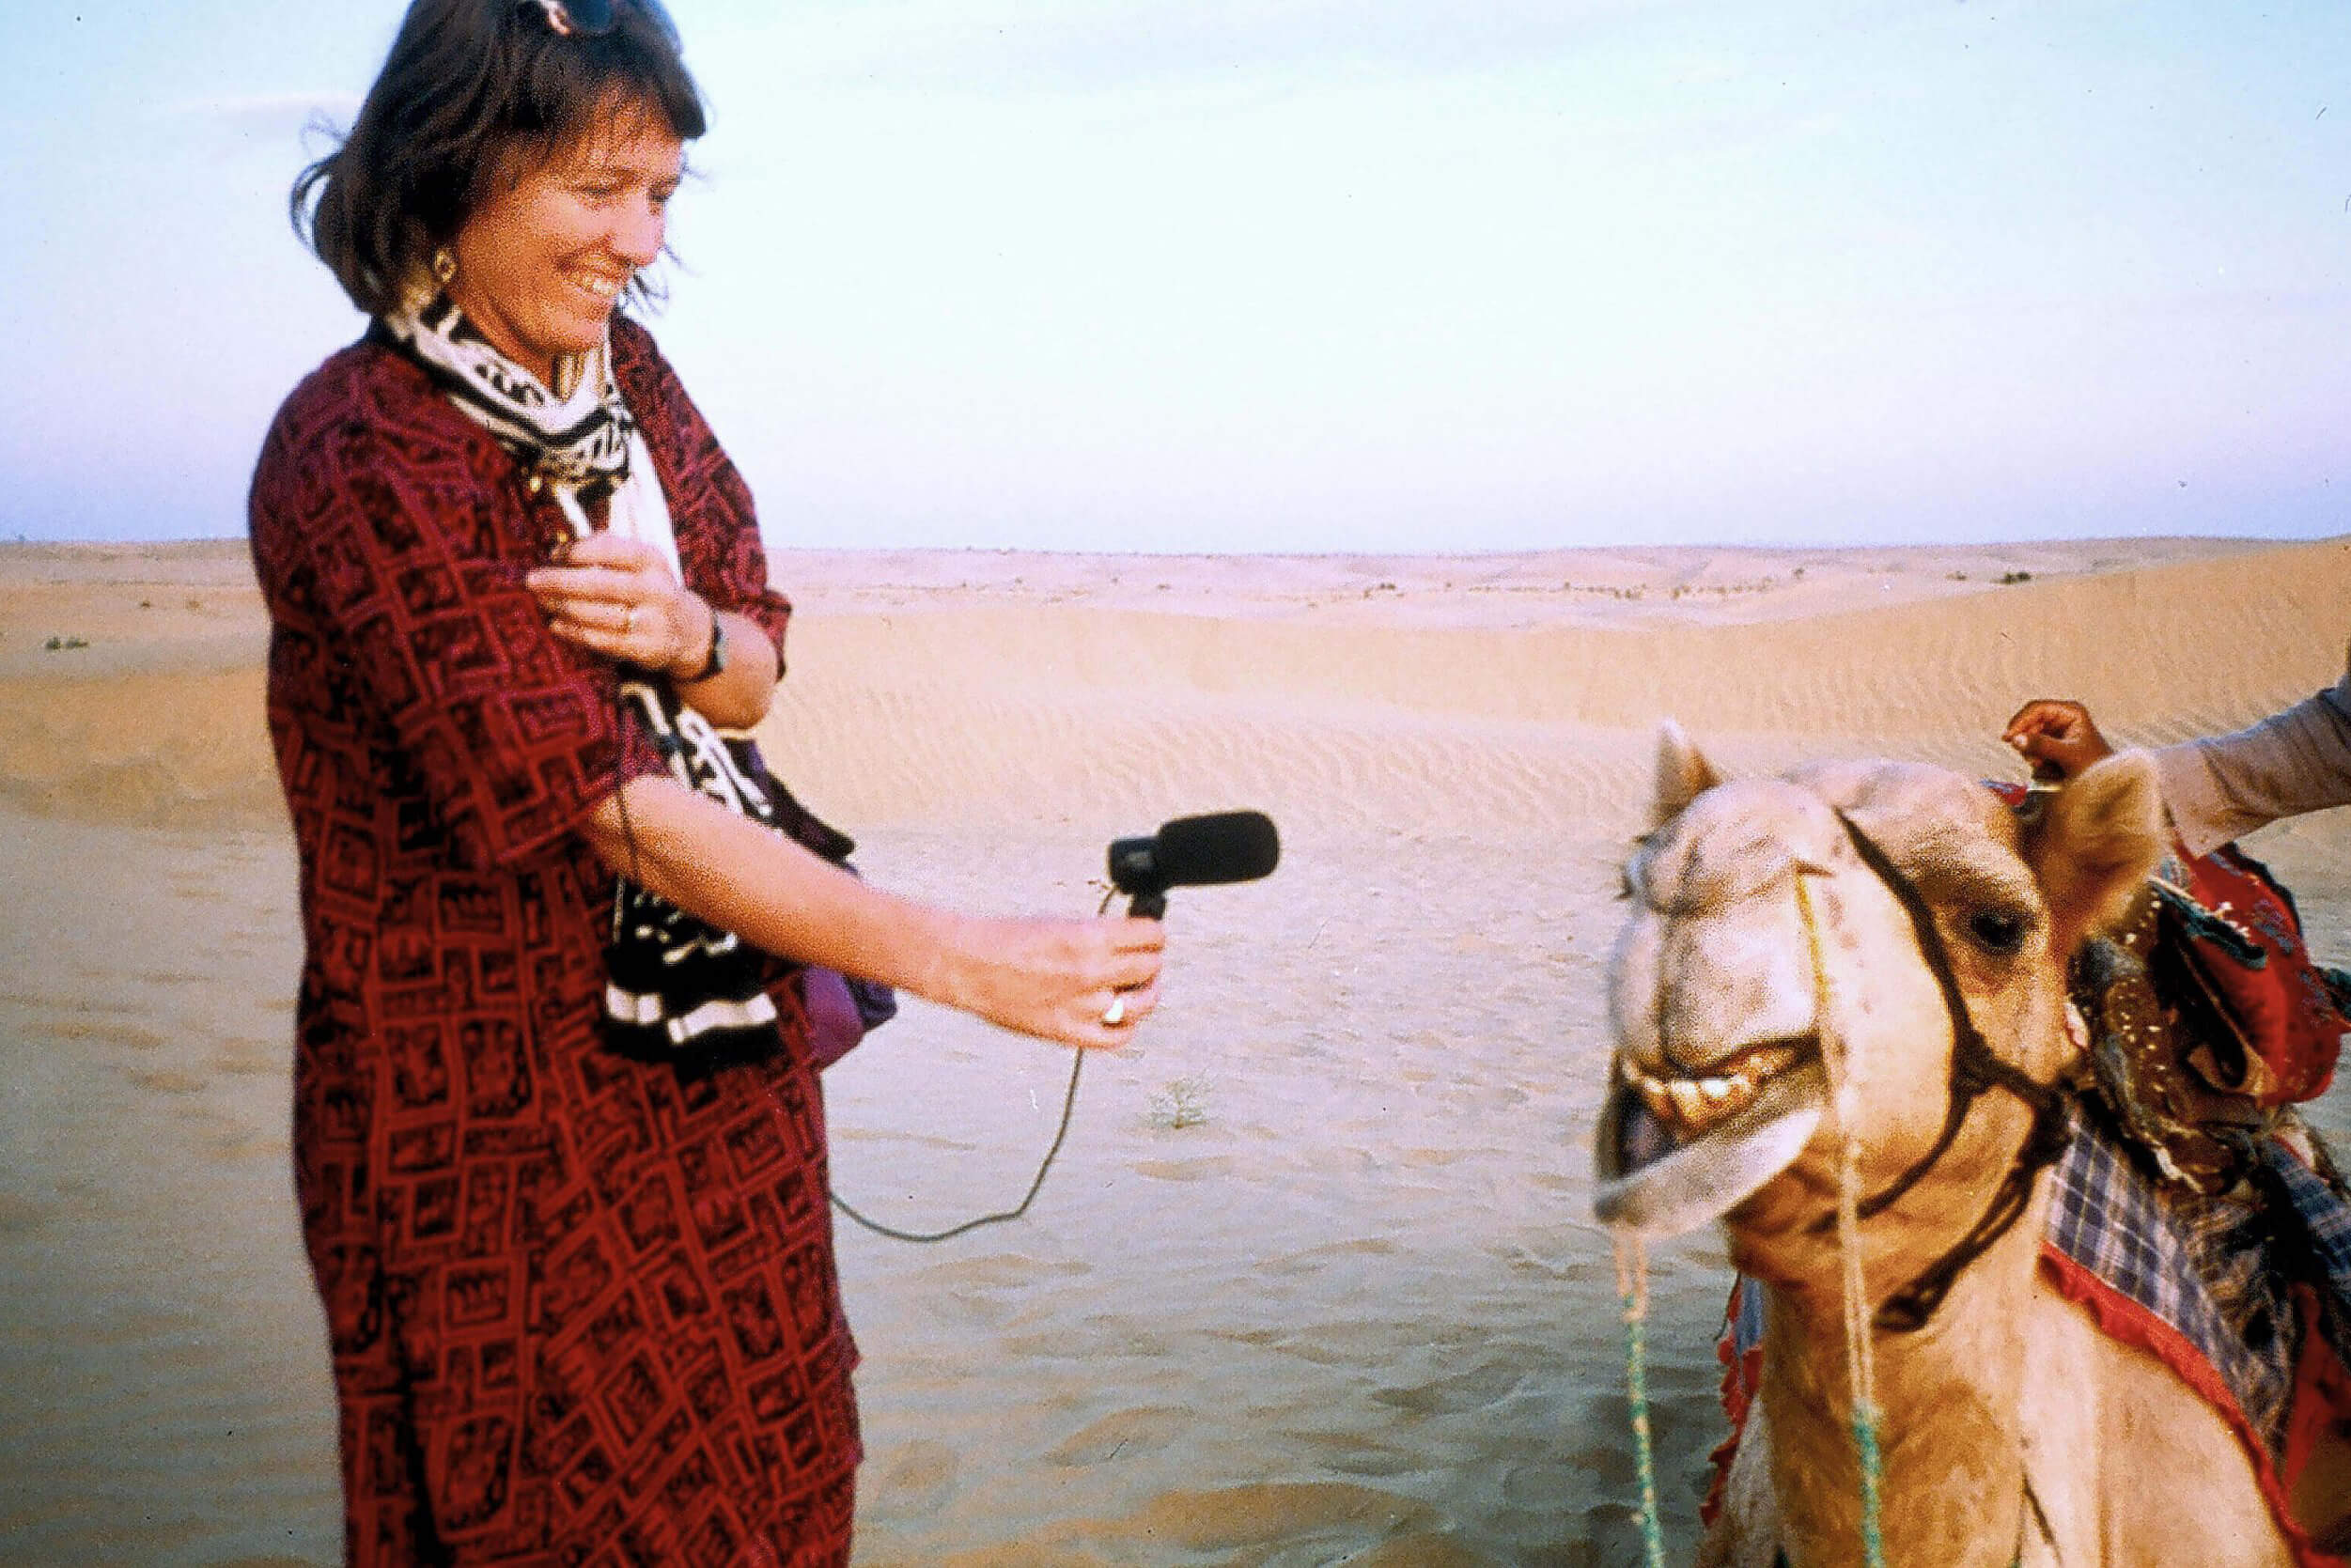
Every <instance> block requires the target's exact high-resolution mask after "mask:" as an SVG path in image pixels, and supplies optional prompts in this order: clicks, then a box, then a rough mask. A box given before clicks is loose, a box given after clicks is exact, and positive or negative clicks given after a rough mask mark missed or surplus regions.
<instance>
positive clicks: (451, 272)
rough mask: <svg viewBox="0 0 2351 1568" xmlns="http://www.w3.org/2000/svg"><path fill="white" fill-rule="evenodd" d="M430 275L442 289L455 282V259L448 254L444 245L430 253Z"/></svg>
mask: <svg viewBox="0 0 2351 1568" xmlns="http://www.w3.org/2000/svg"><path fill="white" fill-rule="evenodd" d="M432 275H433V277H434V278H435V279H436V280H437V281H438V282H439V283H440V285H441V287H444V288H446V287H449V285H450V284H452V283H454V282H456V281H457V257H456V256H454V255H452V254H451V253H450V250H449V247H448V246H446V245H444V246H442V247H441V248H440V249H438V250H436V251H434V252H433V253H432Z"/></svg>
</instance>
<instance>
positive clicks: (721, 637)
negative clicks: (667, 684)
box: [680, 610, 726, 686]
mask: <svg viewBox="0 0 2351 1568" xmlns="http://www.w3.org/2000/svg"><path fill="white" fill-rule="evenodd" d="M725 669H726V623H725V622H724V621H722V620H720V619H719V613H718V612H717V611H716V610H713V611H711V612H710V651H709V652H708V653H707V654H705V655H703V656H702V668H700V669H699V670H696V671H695V672H694V673H693V675H686V676H684V677H682V679H681V681H680V684H681V685H685V686H693V685H694V684H695V683H697V682H699V681H706V680H708V679H710V678H711V677H712V676H713V675H720V674H723V673H724V671H725Z"/></svg>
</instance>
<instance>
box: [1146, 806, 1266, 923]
mask: <svg viewBox="0 0 2351 1568" xmlns="http://www.w3.org/2000/svg"><path fill="white" fill-rule="evenodd" d="M1281 859H1282V836H1281V835H1280V834H1279V833H1277V832H1275V831H1273V819H1272V818H1271V817H1269V816H1268V815H1265V813H1263V812H1254V811H1226V812H1217V813H1215V814H1213V815H1208V816H1179V817H1177V818H1176V820H1175V821H1173V822H1169V823H1164V824H1162V825H1161V826H1160V831H1158V832H1156V833H1154V834H1153V835H1151V836H1150V837H1149V838H1122V839H1118V840H1116V841H1114V842H1113V844H1112V845H1111V846H1110V879H1111V885H1112V886H1113V887H1114V888H1116V889H1117V890H1118V891H1119V892H1121V893H1125V894H1127V896H1128V899H1129V902H1128V905H1127V912H1128V913H1129V914H1130V915H1141V916H1143V917H1144V918H1145V919H1146V920H1158V919H1160V917H1161V916H1163V915H1165V914H1166V913H1167V890H1168V889H1170V888H1191V887H1206V886H1209V885H1211V884H1214V883H1218V882H1253V881H1255V880H1256V879H1257V878H1258V877H1263V876H1266V875H1267V874H1268V873H1269V872H1271V871H1272V870H1273V868H1274V866H1275V865H1277V864H1279V863H1280V862H1281Z"/></svg>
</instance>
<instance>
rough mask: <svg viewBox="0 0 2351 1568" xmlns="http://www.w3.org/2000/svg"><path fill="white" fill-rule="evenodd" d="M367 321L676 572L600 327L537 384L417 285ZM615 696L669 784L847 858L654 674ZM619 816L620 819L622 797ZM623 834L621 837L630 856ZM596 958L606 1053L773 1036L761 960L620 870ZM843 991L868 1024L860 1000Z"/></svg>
mask: <svg viewBox="0 0 2351 1568" xmlns="http://www.w3.org/2000/svg"><path fill="white" fill-rule="evenodd" d="M381 325H382V329H383V332H384V334H386V335H387V336H388V337H389V338H390V340H391V341H392V343H393V344H394V345H395V346H396V347H397V348H398V349H401V350H402V351H404V352H406V353H407V354H408V355H409V356H410V357H411V358H412V359H413V360H414V361H415V362H416V363H417V364H419V365H422V366H423V367H424V369H425V371H426V373H427V374H428V375H429V376H431V377H432V379H433V381H434V383H435V384H436V385H438V386H439V387H440V388H441V390H442V391H443V392H444V394H445V395H446V396H448V398H449V400H450V402H452V403H454V404H455V405H456V406H457V407H458V409H459V411H461V412H463V413H464V414H465V415H466V416H467V417H468V418H470V419H472V420H474V421H475V423H476V424H478V425H480V426H481V427H484V428H485V429H487V430H489V431H490V434H491V435H492V436H494V437H496V438H497V440H498V442H499V444H500V445H502V446H504V447H505V448H506V450H507V451H509V452H511V453H513V454H514V456H515V457H516V458H517V459H518V460H520V461H522V463H524V464H525V465H527V466H528V467H530V468H531V469H532V471H533V472H534V473H536V474H539V475H540V476H541V477H542V478H543V479H545V480H546V481H547V489H548V490H549V492H550V493H551V494H553V497H554V499H555V502H556V504H557V505H558V506H560V507H561V508H562V510H563V511H564V513H565V515H566V517H567V518H568V519H569V520H570V522H571V525H572V528H573V531H574V532H575V533H576V534H578V535H581V536H585V535H586V534H587V533H589V532H590V531H591V530H592V529H593V527H594V521H593V519H594V515H595V512H596V510H598V509H599V508H600V509H601V511H602V512H603V514H604V524H605V526H606V527H608V528H610V529H612V530H614V531H616V532H620V533H624V534H627V535H630V536H633V537H636V538H640V539H644V540H646V542H648V543H650V544H653V545H654V546H655V547H656V548H658V549H659V550H660V551H662V554H663V555H664V556H665V557H666V558H667V559H668V561H669V564H670V569H671V571H672V573H673V574H675V575H676V576H677V579H678V581H680V582H683V581H684V577H685V574H684V572H683V570H682V569H681V567H679V564H678V560H677V538H676V536H675V534H674V532H673V530H672V528H671V524H670V517H669V507H668V505H667V502H666V501H665V499H664V498H663V497H662V488H661V481H660V478H659V475H658V474H655V472H654V469H653V462H652V457H651V455H650V453H649V452H648V451H647V450H646V446H645V438H644V436H643V435H642V434H641V433H640V432H639V431H638V429H637V424H636V421H635V419H633V418H632V417H631V415H630V412H629V406H628V404H627V403H626V402H625V401H624V400H623V399H622V397H621V396H620V388H619V385H618V383H617V382H616V381H615V380H614V377H613V374H612V354H611V345H610V342H609V340H607V341H606V342H605V343H602V344H599V346H598V347H597V348H596V349H592V350H590V351H589V352H587V353H584V354H577V355H568V356H566V357H564V358H563V359H559V360H558V361H557V362H556V365H555V378H554V380H555V385H554V386H553V387H550V386H548V385H547V384H546V383H544V382H542V381H541V380H539V379H538V378H537V376H534V375H533V374H531V372H530V371H528V370H526V369H524V368H523V367H522V366H521V365H517V364H516V363H515V362H514V361H513V360H511V359H509V358H507V357H506V355H505V354H504V353H502V352H500V351H499V349H497V348H496V347H495V346H494V345H493V344H491V343H490V340H489V339H488V338H487V337H485V336H484V335H483V334H482V333H481V331H480V329H479V328H477V327H475V325H474V324H473V323H472V322H470V321H468V320H467V319H466V318H465V315H464V313H463V312H462V311H460V310H459V309H458V308H457V306H456V305H455V304H453V303H450V302H449V299H448V297H447V296H446V295H445V294H437V293H436V294H431V295H429V296H428V297H426V298H423V299H422V300H421V301H420V302H419V303H414V304H413V306H412V307H411V308H407V309H403V310H400V311H397V312H395V313H394V314H392V315H390V316H387V317H385V318H382V322H381ZM615 700H616V702H617V704H618V705H619V706H620V707H621V709H622V710H623V712H624V713H625V714H626V715H627V718H626V719H624V721H623V722H634V723H637V724H639V725H641V726H642V727H643V729H644V731H645V733H646V736H647V737H650V738H651V740H652V742H653V744H654V746H655V748H656V749H657V750H659V751H660V753H662V760H663V761H664V762H666V763H667V764H668V766H669V771H670V776H671V777H672V778H673V779H675V780H676V781H677V783H678V784H682V785H684V786H685V787H686V788H688V789H691V790H693V792H694V793H696V794H698V795H702V796H704V797H707V798H708V799H709V800H715V801H717V802H718V803H719V804H721V805H723V806H724V807H725V808H726V809H727V810H729V811H732V812H734V813H736V814H737V815H742V816H748V817H750V818H751V819H752V820H753V821H755V822H757V823H759V824H760V825H761V826H763V827H766V828H769V829H771V830H773V831H777V832H780V833H784V834H786V835H787V836H789V837H792V838H794V839H797V840H798V841H800V842H801V843H802V844H805V845H807V846H808V847H810V848H812V849H815V850H816V851H817V853H819V854H823V855H826V856H828V858H830V859H833V860H835V861H838V860H842V859H844V858H845V857H846V856H847V855H848V853H849V849H850V848H851V847H852V846H851V845H850V843H849V840H848V839H847V838H846V837H844V836H842V835H841V834H838V833H835V832H833V830H831V829H830V828H827V827H825V825H824V824H823V823H821V822H818V821H817V819H816V817H814V816H813V815H810V814H809V813H808V812H807V811H806V810H805V809H804V808H802V806H801V805H800V804H799V803H798V802H797V801H795V800H792V799H791V797H790V796H789V795H788V794H787V793H786V792H785V790H784V788H783V786H782V785H781V784H777V783H776V781H775V780H774V779H773V777H772V776H771V775H770V774H769V772H768V770H767V768H766V765H765V764H764V763H763V762H762V761H761V759H760V757H759V751H758V747H757V745H756V743H755V742H754V741H753V740H752V738H751V737H749V736H747V735H740V734H730V733H727V732H724V731H721V730H719V729H718V728H717V727H716V726H714V725H713V724H711V722H709V721H708V719H706V718H704V717H703V716H702V715H701V714H700V713H698V712H696V711H695V710H694V709H693V708H691V707H689V706H686V705H685V704H684V702H682V701H681V700H680V699H679V697H678V695H677V686H676V683H674V682H673V681H671V680H670V679H669V678H668V677H667V676H666V675H658V674H655V673H653V672H650V671H646V670H640V669H636V668H634V667H633V666H626V665H624V666H623V667H622V668H621V671H620V681H619V684H618V687H617V697H616V699H615ZM622 820H623V826H624V828H625V827H626V824H627V815H626V801H625V800H624V801H623V817H622ZM634 847H635V846H634V840H633V835H631V853H632V854H633V851H634ZM604 965H605V987H604V1022H605V1037H606V1039H607V1040H608V1042H610V1043H611V1045H612V1046H613V1047H614V1048H615V1049H616V1050H619V1051H622V1052H623V1053H625V1054H628V1055H631V1056H640V1057H653V1056H659V1055H666V1054H668V1053H670V1052H673V1051H677V1050H683V1049H688V1048H692V1049H693V1050H694V1051H696V1052H697V1053H706V1054H708V1055H710V1056H713V1057H727V1056H734V1055H761V1054H764V1053H765V1052H767V1051H769V1050H771V1049H772V1048H774V1044H775V1038H776V1035H775V1024H776V1010H775V1002H774V1000H773V999H772V998H771V996H769V994H768V990H767V983H768V981H769V980H770V978H771V973H772V971H773V969H774V965H773V961H772V960H771V959H770V958H769V957H768V955H765V954H763V953H761V952H760V951H759V950H757V949H756V948H754V947H752V946H751V945H750V944H749V943H747V942H745V941H744V940H743V939H741V938H740V937H738V936H736V935H735V934H734V933H733V932H731V931H722V930H720V929H718V928H717V927H716V926H713V925H711V924H708V923H707V922H705V921H702V920H700V919H697V918H696V917H694V916H693V915H691V914H688V913H687V912H686V911H685V910H683V909H681V908H678V907H677V905H675V904H672V903H670V902H669V901H668V900H667V899H664V898H662V897H661V896H660V895H658V894H656V893H650V892H647V891H646V889H644V888H643V887H640V886H638V885H637V884H636V882H635V881H634V880H633V879H632V878H631V877H627V876H624V877H621V878H620V879H619V883H618V886H617V887H616V888H615V891H614V894H613V927H612V939H611V941H610V942H609V943H608V944H607V945H606V947H605V949H604ZM882 996H883V999H884V1000H885V1001H886V999H887V993H886V992H884V993H882ZM858 1000H859V1002H860V1006H859V1014H860V1016H861V1017H863V1018H864V1021H866V1022H867V1023H868V1024H870V1023H871V1022H872V1021H874V1020H873V1019H872V1018H871V1017H870V1009H869V1008H868V1007H866V1006H865V1005H864V1001H865V999H864V998H863V997H860V998H859V999H858ZM884 1016H886V1014H885V1015H884Z"/></svg>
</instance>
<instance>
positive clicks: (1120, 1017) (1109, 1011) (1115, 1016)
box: [1102, 991, 1127, 1029]
mask: <svg viewBox="0 0 2351 1568" xmlns="http://www.w3.org/2000/svg"><path fill="white" fill-rule="evenodd" d="M1126 1021H1127V993H1126V992H1124V991H1113V992H1112V993H1111V1004H1110V1005H1109V1006H1108V1007H1105V1008H1103V1009H1102V1027H1103V1028H1104V1029H1116V1028H1117V1027H1118V1026H1119V1025H1120V1024H1122V1023H1125V1022H1126Z"/></svg>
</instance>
